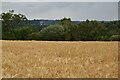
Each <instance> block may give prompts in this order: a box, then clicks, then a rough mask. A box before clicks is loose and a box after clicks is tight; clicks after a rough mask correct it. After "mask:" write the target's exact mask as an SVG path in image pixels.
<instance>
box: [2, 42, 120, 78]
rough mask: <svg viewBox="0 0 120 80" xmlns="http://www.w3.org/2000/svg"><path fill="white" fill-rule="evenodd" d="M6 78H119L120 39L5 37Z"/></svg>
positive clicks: (4, 59)
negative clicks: (29, 39) (83, 39)
mask: <svg viewBox="0 0 120 80" xmlns="http://www.w3.org/2000/svg"><path fill="white" fill-rule="evenodd" d="M2 50H3V53H2V72H3V74H2V76H3V77H4V78H11V77H12V78H13V77H15V78H19V77H20V78H29V77H30V78H107V77H108V78H117V77H118V42H62V41H61V42H55V41H52V42H49V41H2Z"/></svg>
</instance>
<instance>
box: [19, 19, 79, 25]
mask: <svg viewBox="0 0 120 80" xmlns="http://www.w3.org/2000/svg"><path fill="white" fill-rule="evenodd" d="M58 21H59V20H43V19H41V20H28V22H27V23H24V24H19V25H17V26H35V27H39V26H48V25H54V24H56V23H57V22H58ZM72 22H73V24H79V23H80V21H72Z"/></svg>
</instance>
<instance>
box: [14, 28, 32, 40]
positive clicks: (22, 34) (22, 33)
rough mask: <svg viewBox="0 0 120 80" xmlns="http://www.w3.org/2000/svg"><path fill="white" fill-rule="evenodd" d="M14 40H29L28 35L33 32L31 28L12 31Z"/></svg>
mask: <svg viewBox="0 0 120 80" xmlns="http://www.w3.org/2000/svg"><path fill="white" fill-rule="evenodd" d="M13 32H14V34H15V38H16V39H17V40H29V39H31V37H30V34H32V32H33V28H32V27H17V28H15V29H14V30H13Z"/></svg>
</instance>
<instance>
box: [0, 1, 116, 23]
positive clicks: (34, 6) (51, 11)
mask: <svg viewBox="0 0 120 80" xmlns="http://www.w3.org/2000/svg"><path fill="white" fill-rule="evenodd" d="M12 1H13V2H12ZM12 1H11V2H8V1H3V2H2V11H3V12H6V11H8V10H15V13H21V14H24V15H26V17H27V18H28V19H49V20H50V19H54V20H55V19H61V18H63V17H68V18H71V19H72V20H74V21H83V20H86V19H89V20H99V21H111V20H117V19H118V2H117V1H118V0H109V1H111V2H109V1H108V0H104V1H106V2H100V0H96V2H94V0H91V2H87V1H86V0H85V1H86V2H82V0H81V2H77V0H76V2H62V1H61V2H60V1H59V2H39V1H40V0H39V1H38V0H36V1H34V2H32V0H29V2H27V0H26V2H19V1H20V0H17V1H18V2H14V1H15V0H12ZM41 1H42V0H41ZM44 1H45V0H44ZM47 1H48V0H47ZM97 1H98V2H97Z"/></svg>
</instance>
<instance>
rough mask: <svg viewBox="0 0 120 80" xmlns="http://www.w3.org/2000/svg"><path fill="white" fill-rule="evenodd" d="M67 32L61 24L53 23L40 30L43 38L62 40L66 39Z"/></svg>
mask: <svg viewBox="0 0 120 80" xmlns="http://www.w3.org/2000/svg"><path fill="white" fill-rule="evenodd" d="M64 36H65V32H64V28H63V27H62V26H61V25H51V26H48V27H46V28H43V29H42V30H41V31H40V38H41V39H42V40H50V41H60V40H64Z"/></svg>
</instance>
